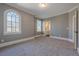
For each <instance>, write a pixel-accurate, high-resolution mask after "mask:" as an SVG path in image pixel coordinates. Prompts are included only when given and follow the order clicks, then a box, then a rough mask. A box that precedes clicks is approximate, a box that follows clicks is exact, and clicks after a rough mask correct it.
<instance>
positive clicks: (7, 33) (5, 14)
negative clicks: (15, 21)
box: [4, 9, 21, 35]
mask: <svg viewBox="0 0 79 59" xmlns="http://www.w3.org/2000/svg"><path fill="white" fill-rule="evenodd" d="M8 12H15V13H16V14H17V15H18V16H19V20H20V21H19V32H7V13H8ZM15 26H16V25H15ZM10 34H21V16H20V14H19V13H18V12H17V11H16V10H13V9H8V10H5V11H4V35H10Z"/></svg>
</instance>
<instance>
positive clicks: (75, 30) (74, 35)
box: [72, 10, 78, 50]
mask: <svg viewBox="0 0 79 59" xmlns="http://www.w3.org/2000/svg"><path fill="white" fill-rule="evenodd" d="M72 39H73V40H74V49H76V50H77V47H78V11H77V10H76V11H75V12H74V15H73V17H72Z"/></svg>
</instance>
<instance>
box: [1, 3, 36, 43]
mask: <svg viewBox="0 0 79 59" xmlns="http://www.w3.org/2000/svg"><path fill="white" fill-rule="evenodd" d="M8 9H13V10H16V11H17V12H19V14H20V16H21V23H22V24H21V28H22V33H21V34H12V35H4V33H3V32H4V24H3V21H4V11H5V10H8ZM34 30H35V22H34V16H32V15H31V14H28V13H26V12H23V11H21V10H18V9H16V8H14V7H11V6H8V5H6V4H0V43H4V42H8V41H13V40H17V39H19V40H20V39H21V38H27V37H31V36H34V32H35V31H34ZM1 40H4V42H1Z"/></svg>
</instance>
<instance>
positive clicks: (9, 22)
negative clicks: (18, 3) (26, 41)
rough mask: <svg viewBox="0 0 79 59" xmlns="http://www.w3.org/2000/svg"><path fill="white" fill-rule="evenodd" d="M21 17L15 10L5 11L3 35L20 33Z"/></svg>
mask: <svg viewBox="0 0 79 59" xmlns="http://www.w3.org/2000/svg"><path fill="white" fill-rule="evenodd" d="M20 32H21V17H20V15H19V14H18V13H17V12H16V11H15V10H12V9H10V10H6V11H5V13H4V33H5V34H6V33H11V34H13V33H20Z"/></svg>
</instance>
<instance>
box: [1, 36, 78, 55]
mask: <svg viewBox="0 0 79 59" xmlns="http://www.w3.org/2000/svg"><path fill="white" fill-rule="evenodd" d="M77 55H78V54H77V52H76V51H75V50H74V48H73V43H71V42H68V41H64V40H60V39H51V38H49V37H39V38H35V39H33V40H29V41H26V42H23V43H19V44H16V45H11V46H8V47H5V48H0V56H77Z"/></svg>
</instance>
